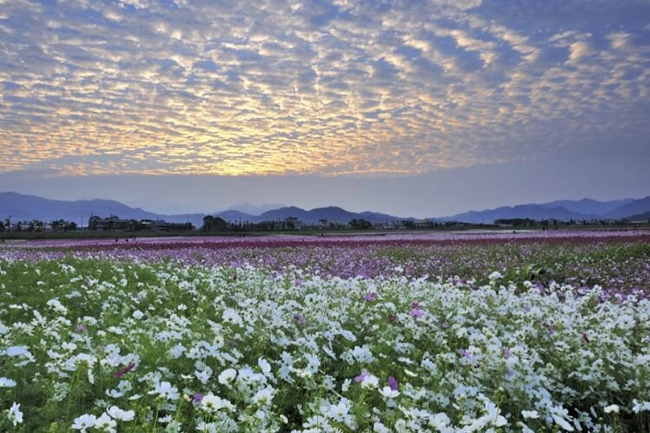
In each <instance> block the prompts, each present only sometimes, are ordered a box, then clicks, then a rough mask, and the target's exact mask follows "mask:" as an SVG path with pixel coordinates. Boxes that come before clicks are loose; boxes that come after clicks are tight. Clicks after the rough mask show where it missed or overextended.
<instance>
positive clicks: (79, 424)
mask: <svg viewBox="0 0 650 433" xmlns="http://www.w3.org/2000/svg"><path fill="white" fill-rule="evenodd" d="M96 420H97V418H96V417H95V415H91V414H87V413H85V414H83V415H81V416H79V417H77V418H75V420H74V423H72V428H73V429H75V430H79V431H81V432H84V433H85V432H86V431H87V430H88V429H89V428H91V427H94V426H95V421H96Z"/></svg>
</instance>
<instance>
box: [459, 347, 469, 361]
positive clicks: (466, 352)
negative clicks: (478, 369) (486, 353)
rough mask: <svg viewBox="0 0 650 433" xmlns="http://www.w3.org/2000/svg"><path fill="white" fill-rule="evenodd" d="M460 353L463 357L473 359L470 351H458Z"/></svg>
mask: <svg viewBox="0 0 650 433" xmlns="http://www.w3.org/2000/svg"><path fill="white" fill-rule="evenodd" d="M458 353H460V354H461V355H463V356H464V357H465V358H467V359H472V354H471V353H470V352H469V350H465V349H460V350H459V351H458Z"/></svg>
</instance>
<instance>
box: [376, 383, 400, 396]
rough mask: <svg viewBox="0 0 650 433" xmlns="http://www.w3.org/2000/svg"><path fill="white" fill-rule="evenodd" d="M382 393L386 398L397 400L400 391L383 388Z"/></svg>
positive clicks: (388, 387)
mask: <svg viewBox="0 0 650 433" xmlns="http://www.w3.org/2000/svg"><path fill="white" fill-rule="evenodd" d="M380 392H381V395H382V396H384V398H395V397H397V396H398V395H399V391H397V390H392V389H391V388H390V386H385V387H383V388H382V389H381V391H380Z"/></svg>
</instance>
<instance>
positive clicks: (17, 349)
mask: <svg viewBox="0 0 650 433" xmlns="http://www.w3.org/2000/svg"><path fill="white" fill-rule="evenodd" d="M28 355H31V353H30V352H29V347H27V346H9V347H7V356H11V357H14V356H28Z"/></svg>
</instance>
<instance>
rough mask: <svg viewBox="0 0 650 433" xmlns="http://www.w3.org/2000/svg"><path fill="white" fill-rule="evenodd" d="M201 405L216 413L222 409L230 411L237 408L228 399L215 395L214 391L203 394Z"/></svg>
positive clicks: (209, 411) (204, 408)
mask: <svg viewBox="0 0 650 433" xmlns="http://www.w3.org/2000/svg"><path fill="white" fill-rule="evenodd" d="M200 407H201V409H203V410H204V411H206V412H208V413H215V412H217V411H219V410H221V409H226V410H229V411H234V410H235V406H233V404H232V403H230V402H229V401H228V400H224V399H223V398H221V397H219V396H218V395H214V394H213V393H209V394H206V395H204V396H203V398H202V399H201V406H200Z"/></svg>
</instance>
